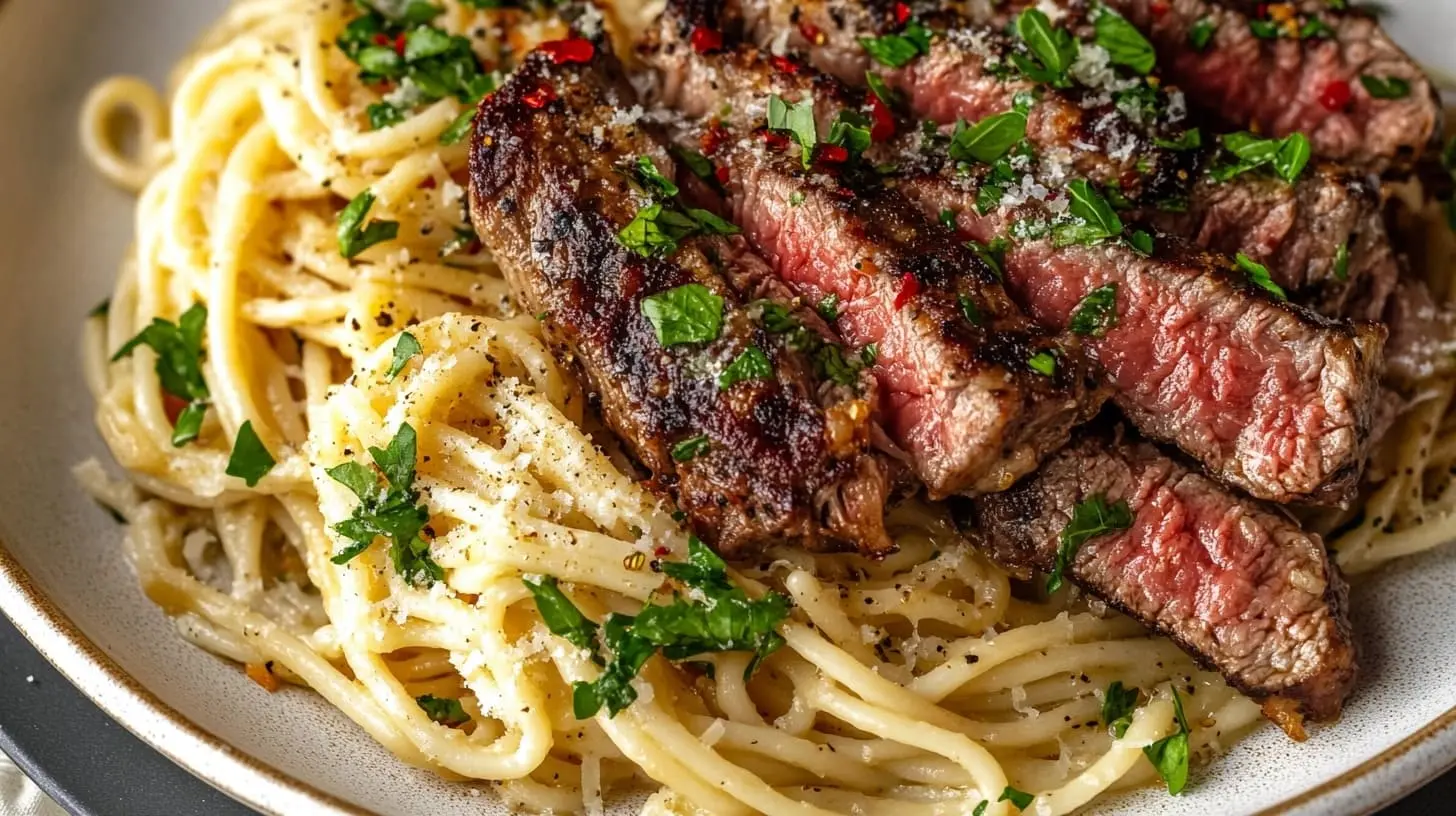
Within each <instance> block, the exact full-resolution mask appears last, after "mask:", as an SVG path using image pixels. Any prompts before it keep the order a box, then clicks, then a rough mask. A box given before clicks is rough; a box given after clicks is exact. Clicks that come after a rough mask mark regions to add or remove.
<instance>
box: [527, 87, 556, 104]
mask: <svg viewBox="0 0 1456 816" xmlns="http://www.w3.org/2000/svg"><path fill="white" fill-rule="evenodd" d="M521 101H522V102H525V103H526V107H528V108H535V109H536V110H540V109H542V108H544V107H546V106H547V105H549V104H551V103H552V102H555V101H556V89H555V88H552V87H551V86H550V85H547V84H546V83H544V82H543V83H541V84H540V85H537V86H536V87H535V88H532V89H531V90H529V91H527V92H526V95H525V96H523V97H521Z"/></svg>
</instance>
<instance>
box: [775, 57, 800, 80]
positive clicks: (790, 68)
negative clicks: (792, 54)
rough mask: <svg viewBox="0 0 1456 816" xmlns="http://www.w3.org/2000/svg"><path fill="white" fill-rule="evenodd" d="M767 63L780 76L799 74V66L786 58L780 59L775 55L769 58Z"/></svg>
mask: <svg viewBox="0 0 1456 816" xmlns="http://www.w3.org/2000/svg"><path fill="white" fill-rule="evenodd" d="M768 61H769V64H770V65H772V66H773V68H774V70H775V71H778V72H779V73H781V74H790V75H792V74H797V73H799V70H800V69H799V64H798V63H797V62H794V61H793V60H791V59H789V58H788V57H780V56H777V55H775V56H772V57H769V58H768Z"/></svg>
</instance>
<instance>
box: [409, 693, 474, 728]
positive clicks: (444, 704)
mask: <svg viewBox="0 0 1456 816" xmlns="http://www.w3.org/2000/svg"><path fill="white" fill-rule="evenodd" d="M415 703H416V704H417V705H419V707H420V708H421V709H423V710H424V712H425V715H426V716H428V717H429V718H430V719H431V720H434V721H435V722H437V723H439V724H440V725H443V726H445V727H446V728H455V727H456V726H461V725H464V724H466V723H468V722H470V715H469V714H466V713H465V708H464V707H463V706H461V705H460V701H459V700H456V699H453V698H451V697H436V696H435V695H433V694H425V695H422V696H420V697H416V698H415Z"/></svg>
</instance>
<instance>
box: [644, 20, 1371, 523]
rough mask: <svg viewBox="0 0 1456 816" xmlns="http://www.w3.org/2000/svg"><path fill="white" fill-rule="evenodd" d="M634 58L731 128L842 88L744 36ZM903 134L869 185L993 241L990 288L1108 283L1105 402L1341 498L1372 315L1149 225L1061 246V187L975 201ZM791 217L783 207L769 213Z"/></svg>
mask: <svg viewBox="0 0 1456 816" xmlns="http://www.w3.org/2000/svg"><path fill="white" fill-rule="evenodd" d="M668 35H669V36H671V31H669V32H668ZM645 58H646V60H647V61H648V63H649V64H650V65H653V66H655V67H658V68H659V74H660V76H661V78H660V79H659V80H658V83H657V86H658V93H660V94H661V95H662V96H663V99H662V101H664V102H665V103H666V104H669V105H674V106H677V107H678V108H679V109H681V110H684V111H685V112H687V113H688V114H689V115H702V114H709V115H712V116H714V117H716V115H717V113H718V112H724V111H726V112H725V113H723V114H722V116H723V118H722V119H721V120H717V119H716V118H715V121H720V124H721V123H724V122H726V123H727V124H728V125H729V126H730V127H739V128H747V127H754V126H756V125H759V124H762V117H763V111H764V100H766V99H767V97H768V95H769V94H770V93H775V94H778V95H780V96H781V97H785V98H791V99H794V100H803V99H810V98H812V99H813V100H814V101H815V103H816V104H815V113H816V119H817V120H818V121H819V122H820V123H821V130H822V128H823V123H826V122H828V121H830V120H831V119H832V118H834V116H835V115H836V114H837V112H838V111H839V110H843V109H844V107H846V106H847V105H848V102H847V100H848V99H849V98H850V97H848V95H847V93H846V92H845V91H844V90H843V89H842V88H839V87H838V86H835V85H834V84H833V83H831V82H829V81H827V80H826V79H824V78H822V77H819V78H816V77H813V76H811V75H810V74H809V73H808V72H807V71H803V70H800V71H785V70H775V69H774V68H773V67H772V66H771V65H770V64H769V63H768V62H767V61H766V60H765V59H764V58H763V56H762V55H761V54H759V53H758V52H756V51H755V50H754V49H752V48H751V47H741V48H738V49H735V50H732V51H727V52H718V53H710V54H698V53H696V52H694V51H693V50H691V49H687V50H684V49H681V48H678V49H671V48H665V47H663V46H662V45H661V44H657V45H654V46H653V47H651V48H649V49H648V50H647V53H646V54H645ZM909 138H910V140H919V141H923V142H924V144H922V145H920V146H919V147H918V148H917V149H914V150H911V149H910V147H909V146H908V145H907V143H906V140H905V139H902V140H901V141H900V142H897V143H895V144H891V145H882V146H880V147H878V148H873V149H872V156H873V159H872V160H873V161H876V162H878V161H881V160H883V159H886V158H895V159H897V160H898V161H899V164H900V167H899V169H898V170H897V171H896V172H895V174H894V175H893V176H891V177H889V178H888V179H886V180H885V183H886V184H887V185H893V187H894V190H895V193H897V194H903V195H904V196H906V197H907V198H908V199H909V200H911V201H913V202H914V203H915V204H916V205H918V207H919V208H920V210H921V211H922V212H924V213H925V214H926V215H927V216H930V217H933V218H936V219H937V220H942V221H948V222H952V223H954V224H955V226H956V227H957V228H958V229H959V230H960V232H961V233H962V237H963V238H971V239H974V240H975V241H977V242H980V244H981V245H982V246H983V247H989V246H991V245H993V244H995V243H997V242H1005V243H1006V247H1005V254H1004V259H1003V260H1002V263H1003V265H1004V275H1005V283H1006V286H1007V288H1008V289H1009V291H1010V292H1011V294H1012V296H1013V298H1015V299H1016V300H1017V302H1018V303H1020V304H1021V305H1022V307H1023V308H1025V309H1026V310H1027V312H1028V313H1030V315H1031V316H1032V317H1033V318H1034V319H1036V320H1037V321H1038V322H1040V323H1041V324H1042V325H1043V326H1045V327H1047V328H1048V329H1052V330H1055V331H1066V330H1068V329H1070V328H1072V327H1073V326H1072V324H1073V322H1074V321H1073V315H1074V313H1075V312H1077V311H1078V309H1079V306H1080V304H1081V303H1082V302H1083V300H1084V299H1086V298H1087V297H1088V296H1089V295H1091V294H1092V293H1093V292H1094V291H1097V290H1105V289H1108V288H1111V289H1112V290H1113V291H1114V292H1115V305H1114V306H1113V308H1114V309H1115V315H1116V317H1115V320H1114V325H1111V326H1107V327H1104V328H1103V329H1102V330H1100V331H1098V332H1096V333H1095V334H1094V335H1093V336H1087V337H1085V338H1083V342H1084V344H1085V348H1086V349H1087V351H1088V352H1089V353H1090V354H1091V356H1092V357H1093V358H1094V359H1095V360H1096V361H1097V362H1098V363H1100V365H1101V367H1102V369H1103V371H1104V373H1105V377H1106V379H1107V381H1108V382H1109V383H1110V384H1111V385H1112V386H1113V387H1114V388H1116V389H1117V391H1118V393H1117V395H1116V397H1115V399H1116V401H1117V403H1118V405H1119V406H1120V407H1121V408H1122V409H1123V410H1124V411H1125V412H1126V413H1127V414H1128V415H1129V417H1130V418H1131V419H1132V420H1133V421H1134V422H1135V423H1137V425H1138V427H1139V428H1140V429H1141V430H1142V431H1143V432H1144V433H1145V434H1147V435H1148V436H1150V437H1153V438H1155V439H1157V440H1160V441H1165V442H1170V443H1173V444H1176V445H1178V446H1179V447H1181V448H1182V449H1183V450H1185V451H1186V452H1188V453H1189V454H1190V455H1192V456H1194V457H1195V458H1197V459H1198V460H1199V461H1200V462H1202V463H1203V464H1204V466H1205V467H1206V468H1208V470H1209V472H1210V473H1212V474H1214V475H1215V476H1217V477H1218V478H1220V479H1222V480H1224V481H1226V482H1228V483H1230V484H1233V485H1237V486H1239V487H1241V488H1243V489H1245V490H1247V491H1249V492H1250V493H1251V494H1253V495H1255V496H1258V497H1260V498H1266V499H1270V500H1274V501H1280V502H1290V501H1312V502H1322V503H1333V504H1339V503H1343V502H1344V501H1347V500H1348V499H1349V498H1351V496H1352V495H1353V491H1354V489H1355V486H1356V483H1357V481H1358V476H1359V474H1360V472H1361V468H1362V467H1363V462H1364V457H1365V449H1366V445H1367V442H1368V439H1369V433H1368V431H1369V424H1370V417H1371V412H1372V410H1373V404H1374V400H1375V397H1376V393H1377V391H1378V382H1377V380H1378V369H1379V364H1380V359H1381V344H1382V341H1383V339H1384V330H1383V329H1382V328H1381V327H1379V326H1378V325H1375V324H1363V323H1362V324H1358V325H1355V324H1350V323H1346V322H1340V321H1334V320H1329V319H1324V318H1321V317H1319V316H1317V315H1315V314H1313V313H1310V312H1308V311H1305V310H1302V309H1300V308H1297V307H1294V306H1291V305H1290V304H1288V303H1283V302H1279V301H1276V300H1275V299H1273V298H1272V297H1270V296H1269V295H1268V293H1266V292H1265V291H1263V290H1262V289H1260V288H1258V287H1256V286H1253V285H1251V283H1250V282H1249V280H1248V279H1247V277H1246V276H1245V274H1244V273H1242V272H1236V271H1234V270H1233V268H1232V267H1233V264H1232V263H1231V262H1230V261H1228V260H1227V259H1226V258H1223V257H1220V256H1214V255H1207V254H1203V253H1200V252H1198V251H1196V250H1194V249H1192V248H1191V247H1189V246H1188V245H1186V244H1184V243H1183V242H1181V241H1179V240H1177V239H1175V238H1171V237H1160V238H1159V239H1158V240H1157V241H1156V242H1155V251H1154V252H1153V254H1152V255H1151V256H1150V257H1149V256H1145V255H1144V254H1143V253H1142V252H1140V251H1138V250H1136V249H1134V248H1133V247H1131V246H1130V245H1129V244H1128V243H1127V242H1125V241H1123V240H1120V239H1114V240H1102V241H1098V242H1092V243H1072V244H1070V245H1063V242H1061V241H1060V240H1059V239H1058V237H1057V235H1056V234H1055V229H1054V226H1055V225H1060V224H1064V223H1066V222H1067V220H1068V215H1067V213H1068V200H1067V197H1066V195H1065V194H1063V193H1060V192H1058V191H1055V190H1051V189H1048V187H1047V186H1044V185H1042V184H1041V183H1039V182H1038V181H1036V179H1035V178H1034V177H1033V176H1032V175H1031V174H1030V173H1027V174H1026V175H1024V176H1022V177H1021V178H1019V179H1016V180H1013V181H1007V182H999V183H1001V184H1003V186H1004V190H1003V191H1002V192H1001V193H1000V194H999V196H998V197H997V198H994V199H992V201H993V202H999V203H995V204H994V206H992V207H991V208H989V209H987V210H986V211H985V212H984V213H983V212H982V211H981V207H980V206H979V204H978V194H979V193H980V192H981V190H982V188H983V187H984V186H986V184H988V183H989V182H988V179H989V178H990V177H991V175H992V174H993V173H994V172H995V171H994V169H993V168H990V167H987V166H986V165H977V166H973V167H967V166H966V165H965V164H964V163H958V162H950V161H947V160H946V158H945V150H946V148H945V145H944V142H945V139H944V138H943V137H927V138H924V139H921V138H920V137H909ZM733 178H734V182H735V184H743V185H750V184H752V183H753V180H757V177H756V176H755V177H752V179H753V180H750V179H745V178H740V177H739V175H738V173H737V171H736V170H735V171H734V174H733ZM760 183H762V182H760ZM749 192H751V193H754V194H753V195H748V196H744V197H743V198H744V200H747V201H750V202H754V203H757V202H758V201H760V200H764V199H771V198H772V196H773V195H776V194H777V191H776V190H775V189H773V188H769V189H768V190H766V191H752V190H750V191H749ZM880 195H888V194H884V193H882V194H880ZM856 200H858V199H856ZM734 209H735V211H736V212H738V213H739V215H740V217H742V218H743V219H744V227H745V229H747V230H748V231H749V234H750V235H751V236H752V237H753V240H754V241H755V243H758V244H759V245H760V246H761V247H762V248H763V250H764V252H765V254H767V255H768V256H769V258H770V260H773V259H774V256H775V250H774V248H773V246H772V240H773V239H774V237H775V236H776V235H777V233H776V232H773V231H772V228H773V227H774V223H770V225H769V228H770V231H769V232H768V233H767V235H766V236H760V235H758V234H756V233H755V230H754V226H753V224H754V223H755V222H756V220H757V216H756V215H755V214H754V213H752V212H745V211H744V209H743V208H742V206H741V204H740V202H739V201H737V200H735V201H734ZM798 217H800V214H799V213H798V212H797V211H796V210H794V209H792V208H786V209H784V212H783V214H782V215H781V216H779V217H775V218H773V219H770V220H771V221H772V222H779V221H785V220H790V221H792V220H793V219H796V218H798ZM1108 237H1109V238H1118V237H1117V236H1108ZM983 254H988V253H986V252H985V251H984V250H983ZM776 268H777V269H778V271H779V273H780V274H786V273H785V270H784V269H783V268H782V267H777V266H776ZM815 269H816V270H817V267H816V268H815ZM811 274H819V273H818V272H817V271H816V272H813V273H811Z"/></svg>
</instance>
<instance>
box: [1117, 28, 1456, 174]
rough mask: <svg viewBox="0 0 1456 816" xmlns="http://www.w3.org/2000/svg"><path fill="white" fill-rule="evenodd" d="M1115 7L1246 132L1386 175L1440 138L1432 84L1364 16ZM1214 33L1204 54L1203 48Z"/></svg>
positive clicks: (1197, 96) (1172, 73)
mask: <svg viewBox="0 0 1456 816" xmlns="http://www.w3.org/2000/svg"><path fill="white" fill-rule="evenodd" d="M1109 5H1111V6H1112V7H1114V8H1116V9H1118V10H1119V11H1121V12H1122V13H1123V14H1125V15H1127V16H1128V18H1129V19H1131V20H1132V21H1133V22H1134V23H1136V24H1137V25H1138V26H1139V27H1140V28H1142V29H1143V30H1144V31H1146V32H1147V34H1148V36H1149V37H1150V38H1151V39H1152V41H1153V43H1154V44H1155V45H1156V46H1157V47H1158V51H1159V54H1160V55H1161V56H1162V58H1163V67H1164V69H1165V70H1166V72H1167V75H1168V79H1169V80H1170V81H1172V82H1175V83H1177V84H1178V85H1179V86H1181V87H1182V88H1183V89H1184V90H1185V91H1186V92H1187V93H1188V94H1189V96H1190V97H1191V99H1192V100H1193V101H1195V102H1196V103H1198V104H1200V105H1203V106H1204V107H1207V108H1209V109H1211V110H1214V111H1216V112H1218V113H1219V114H1220V115H1221V116H1223V117H1224V119H1226V120H1227V121H1229V122H1231V123H1234V124H1235V125H1236V126H1238V127H1245V126H1247V125H1248V123H1250V122H1254V123H1257V124H1258V126H1259V129H1260V130H1261V131H1262V132H1265V133H1273V134H1278V135H1281V136H1282V135H1287V134H1290V133H1294V132H1296V131H1301V132H1303V133H1305V134H1306V135H1307V136H1309V138H1310V141H1311V142H1312V143H1313V145H1314V148H1315V151H1316V153H1317V154H1318V155H1321V156H1324V157H1326V158H1330V159H1336V160H1341V161H1350V162H1357V163H1359V164H1362V165H1365V166H1368V167H1370V168H1372V169H1376V170H1384V169H1387V168H1390V167H1392V166H1404V165H1408V164H1410V163H1412V162H1413V160H1414V159H1416V158H1418V157H1419V156H1420V155H1421V154H1422V153H1424V152H1425V151H1426V150H1427V149H1429V148H1430V147H1431V144H1432V140H1433V139H1436V138H1439V137H1440V134H1441V118H1442V108H1441V103H1440V101H1439V99H1438V98H1437V96H1436V92H1435V88H1434V86H1433V85H1432V83H1431V81H1430V79H1429V78H1427V76H1426V75H1425V72H1424V71H1422V70H1421V68H1420V66H1418V65H1417V64H1416V63H1415V61H1414V60H1412V59H1411V58H1410V57H1409V56H1407V55H1406V54H1405V52H1403V51H1402V50H1401V49H1400V48H1399V46H1397V45H1396V44H1395V43H1394V42H1392V41H1391V39H1390V37H1389V36H1388V35H1387V34H1386V33H1385V31H1384V30H1383V29H1381V27H1380V25H1379V23H1378V22H1376V20H1375V19H1374V18H1373V17H1371V16H1369V15H1367V14H1365V13H1363V12H1360V11H1358V10H1349V11H1343V12H1341V11H1335V10H1332V9H1330V8H1329V5H1330V4H1328V3H1325V2H1323V0H1302V2H1299V3H1256V2H1253V0H1236V1H1235V2H1223V3H1219V2H1209V0H1173V2H1165V1H1164V0H1110V2H1109ZM1352 5H1353V4H1352ZM1200 29H1201V30H1202V31H1199V30H1200ZM1196 31H1198V33H1196V34H1195V32H1196ZM1205 36H1206V37H1207V41H1206V45H1205V47H1204V48H1203V49H1199V48H1196V47H1193V46H1192V45H1191V43H1190V38H1195V37H1196V38H1197V39H1198V40H1200V41H1202V39H1203V37H1205ZM1367 83H1369V84H1367ZM1372 88H1374V89H1375V90H1376V91H1379V95H1377V94H1376V93H1374V92H1372ZM1382 97H1392V98H1382Z"/></svg>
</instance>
